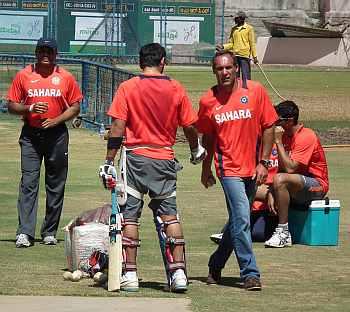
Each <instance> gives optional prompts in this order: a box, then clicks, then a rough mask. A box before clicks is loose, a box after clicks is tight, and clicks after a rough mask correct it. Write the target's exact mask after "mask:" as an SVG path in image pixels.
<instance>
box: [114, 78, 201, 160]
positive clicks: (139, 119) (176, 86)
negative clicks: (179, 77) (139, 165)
mask: <svg viewBox="0 0 350 312" xmlns="http://www.w3.org/2000/svg"><path fill="white" fill-rule="evenodd" d="M108 115H109V116H111V117H113V118H116V119H121V120H125V121H126V132H125V137H126V141H125V146H126V147H129V148H132V147H137V149H134V153H136V154H139V155H143V156H146V157H150V158H155V159H173V158H174V152H173V150H172V148H171V147H172V146H173V145H174V144H175V139H176V131H177V128H178V127H179V126H181V127H186V126H189V125H191V124H194V123H195V122H196V121H197V114H196V112H195V111H194V109H193V108H192V105H191V102H190V100H189V98H188V96H187V94H186V91H185V89H184V88H183V87H182V86H181V85H180V83H179V82H177V81H176V80H172V79H170V78H169V77H167V76H164V75H155V76H151V75H140V76H137V77H134V78H131V79H129V80H127V81H124V82H123V83H122V84H121V85H120V86H119V88H118V90H117V91H116V94H115V96H114V98H113V102H112V104H111V106H110V108H109V110H108ZM140 147H147V148H140Z"/></svg>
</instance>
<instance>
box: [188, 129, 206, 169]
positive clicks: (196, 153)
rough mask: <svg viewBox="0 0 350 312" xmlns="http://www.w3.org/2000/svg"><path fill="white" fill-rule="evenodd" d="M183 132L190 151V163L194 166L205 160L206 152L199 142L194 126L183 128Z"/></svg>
mask: <svg viewBox="0 0 350 312" xmlns="http://www.w3.org/2000/svg"><path fill="white" fill-rule="evenodd" d="M183 130H184V134H185V136H186V138H187V140H188V144H189V146H190V150H191V158H190V162H191V163H192V164H193V165H196V164H198V163H200V162H201V161H202V160H203V159H204V158H205V156H206V155H207V152H206V150H205V149H204V148H203V146H202V145H201V144H200V142H199V138H198V132H197V129H196V128H195V127H194V125H190V126H186V127H183Z"/></svg>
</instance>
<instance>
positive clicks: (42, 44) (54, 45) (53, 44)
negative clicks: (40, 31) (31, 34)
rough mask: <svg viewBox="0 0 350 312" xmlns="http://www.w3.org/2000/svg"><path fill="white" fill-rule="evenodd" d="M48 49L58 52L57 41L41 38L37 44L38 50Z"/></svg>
mask: <svg viewBox="0 0 350 312" xmlns="http://www.w3.org/2000/svg"><path fill="white" fill-rule="evenodd" d="M41 47H48V48H51V49H54V50H57V42H56V40H55V39H51V38H40V39H39V40H38V43H37V44H36V48H41Z"/></svg>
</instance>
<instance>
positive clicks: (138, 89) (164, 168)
mask: <svg viewBox="0 0 350 312" xmlns="http://www.w3.org/2000/svg"><path fill="white" fill-rule="evenodd" d="M139 56H140V60H139V63H140V68H141V74H140V75H138V76H136V77H134V78H131V79H129V80H127V81H125V82H123V83H122V84H120V86H119V87H118V89H117V91H116V93H115V96H114V99H113V102H112V104H111V106H110V108H109V111H108V115H109V116H111V117H112V120H113V121H112V126H111V130H110V137H109V139H108V144H107V155H106V161H105V164H104V165H102V166H100V171H99V175H100V178H101V180H102V181H103V184H104V186H105V187H106V188H107V189H113V188H114V187H115V186H116V185H117V193H118V199H119V203H120V209H121V212H122V214H123V221H122V233H123V237H122V244H123V274H122V278H121V285H120V289H121V290H125V291H137V290H138V288H139V282H138V277H137V265H136V258H137V248H138V247H139V245H140V244H139V232H138V227H139V218H140V217H141V212H142V207H143V203H144V202H143V196H144V195H145V194H148V195H149V196H150V198H151V201H150V203H149V207H150V208H151V209H152V211H153V215H154V222H155V225H156V230H157V231H158V237H159V239H160V246H161V253H162V256H163V261H164V264H165V270H166V276H167V280H168V286H169V289H170V291H173V292H184V291H186V290H187V285H188V282H187V275H186V261H185V252H184V250H185V240H184V236H183V232H182V228H181V225H180V221H179V218H178V216H177V215H178V213H177V206H176V179H177V172H178V171H179V170H181V169H182V167H181V165H180V164H179V163H178V162H177V161H176V159H175V155H174V151H173V149H172V146H173V145H174V144H175V138H176V131H177V128H178V127H182V128H183V131H184V134H185V136H186V138H187V139H188V142H189V146H190V150H191V155H190V161H191V163H192V164H197V163H199V162H200V161H201V160H202V159H203V158H204V157H205V156H206V151H205V149H204V148H203V147H202V146H201V145H200V143H199V140H198V135H197V130H196V128H195V127H194V124H195V123H196V122H197V114H196V112H195V111H194V109H193V108H192V105H191V102H190V100H189V98H188V96H187V94H186V91H185V89H184V88H183V87H182V86H181V85H180V83H179V82H177V81H176V80H173V79H171V78H169V77H168V76H166V75H164V74H163V71H164V67H165V66H166V59H165V58H166V51H165V49H164V48H163V47H162V46H161V45H159V44H158V43H151V44H147V45H145V46H143V47H142V48H141V49H140V53H139ZM124 138H125V139H124ZM120 149H121V159H120V163H119V171H118V172H119V174H118V175H117V179H115V178H114V176H115V175H116V169H115V167H114V159H115V156H116V154H117V152H118V150H120Z"/></svg>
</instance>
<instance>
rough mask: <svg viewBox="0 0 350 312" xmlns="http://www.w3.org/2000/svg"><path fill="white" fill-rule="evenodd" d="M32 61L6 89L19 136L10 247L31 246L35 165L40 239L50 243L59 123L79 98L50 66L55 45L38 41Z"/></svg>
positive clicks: (60, 151) (62, 178) (64, 153)
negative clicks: (19, 121) (41, 209)
mask: <svg viewBox="0 0 350 312" xmlns="http://www.w3.org/2000/svg"><path fill="white" fill-rule="evenodd" d="M35 55H36V58H37V62H36V63H35V64H32V65H28V66H27V67H25V68H24V69H22V70H21V71H19V72H18V73H17V75H16V77H15V78H14V80H13V82H12V84H11V86H10V89H9V91H8V96H7V97H8V110H9V112H10V113H13V114H17V115H22V116H23V120H24V126H23V128H22V132H21V135H20V138H19V144H20V147H21V170H22V179H21V182H20V187H19V198H18V204H17V209H18V219H19V225H18V228H17V238H16V247H29V246H31V245H33V243H34V236H35V226H36V215H37V206H38V191H39V179H40V167H41V162H42V160H43V159H44V164H45V186H46V211H45V219H44V221H43V224H42V226H41V231H40V232H41V237H42V239H43V243H44V244H46V245H55V244H56V243H57V240H56V238H55V236H56V232H57V228H58V225H59V221H60V217H61V212H62V207H63V199H64V188H65V184H66V178H67V171H68V130H67V127H66V125H65V121H67V120H70V119H72V118H74V117H75V116H77V115H78V114H79V111H80V106H79V103H80V101H81V99H82V97H83V96H82V94H81V92H80V90H79V86H78V84H77V82H76V81H75V79H74V77H73V76H72V74H70V73H69V72H68V71H66V70H64V69H63V68H61V67H59V66H58V65H56V55H57V44H56V41H55V40H53V39H46V38H41V39H39V41H38V43H37V46H36V50H35Z"/></svg>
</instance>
